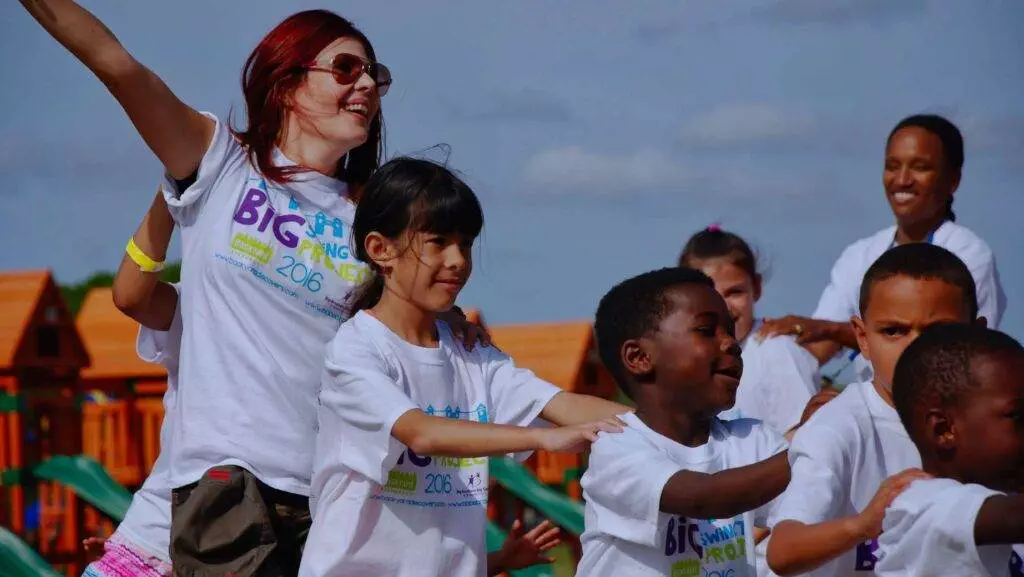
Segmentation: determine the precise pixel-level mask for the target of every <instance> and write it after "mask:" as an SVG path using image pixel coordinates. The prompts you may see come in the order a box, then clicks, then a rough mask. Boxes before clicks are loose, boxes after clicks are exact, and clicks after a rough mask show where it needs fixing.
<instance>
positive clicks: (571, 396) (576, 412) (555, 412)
mask: <svg viewBox="0 0 1024 577" xmlns="http://www.w3.org/2000/svg"><path fill="white" fill-rule="evenodd" d="M632 411H633V409H631V408H629V407H627V406H626V405H620V404H619V403H616V402H615V401H609V400H607V399H602V398H601V397H595V396H592V395H581V394H578V393H570V392H566V391H563V392H561V393H558V394H557V395H555V396H554V397H552V398H551V400H550V401H548V404H547V405H545V406H544V410H542V411H541V413H540V416H541V418H542V419H544V420H545V421H549V422H551V423H554V424H556V425H558V426H561V427H565V426H569V425H579V424H581V423H587V422H590V421H599V420H602V419H616V418H617V417H616V416H617V415H622V414H624V413H629V412H632Z"/></svg>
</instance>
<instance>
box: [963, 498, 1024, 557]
mask: <svg viewBox="0 0 1024 577" xmlns="http://www.w3.org/2000/svg"><path fill="white" fill-rule="evenodd" d="M974 542H975V544H976V545H979V546H981V545H1014V544H1016V543H1024V495H1019V494H1013V495H995V496H992V497H989V498H988V499H985V502H984V503H983V504H982V505H981V509H979V510H978V517H977V518H976V519H975V520H974Z"/></svg>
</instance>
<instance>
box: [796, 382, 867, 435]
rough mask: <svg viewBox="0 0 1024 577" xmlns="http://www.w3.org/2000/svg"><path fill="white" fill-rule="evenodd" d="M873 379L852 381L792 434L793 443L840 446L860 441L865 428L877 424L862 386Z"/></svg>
mask: <svg viewBox="0 0 1024 577" xmlns="http://www.w3.org/2000/svg"><path fill="white" fill-rule="evenodd" d="M865 386H868V387H870V386H871V384H870V383H851V384H849V385H847V386H846V388H844V389H843V392H841V393H839V395H837V396H836V397H835V398H834V399H832V400H831V401H829V402H828V403H826V404H825V405H824V406H822V407H821V408H820V409H818V410H817V411H816V412H815V413H814V415H813V416H811V418H810V419H808V421H807V422H806V423H804V424H803V425H802V426H801V427H800V428H799V429H797V430H796V434H795V435H794V436H793V443H792V444H793V446H794V447H797V448H800V449H801V450H803V449H807V448H808V447H809V446H820V445H821V444H822V443H824V444H825V445H827V446H831V447H833V448H838V447H839V446H841V445H849V444H853V443H859V442H860V441H861V439H863V437H864V431H868V430H871V429H872V428H873V427H874V424H873V421H872V418H871V410H870V407H868V405H867V402H866V401H865V395H864V390H863V387H865Z"/></svg>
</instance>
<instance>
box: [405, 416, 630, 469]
mask: <svg viewBox="0 0 1024 577" xmlns="http://www.w3.org/2000/svg"><path fill="white" fill-rule="evenodd" d="M599 431H605V432H609V433H618V432H620V431H622V427H621V426H620V425H619V423H618V422H617V420H614V419H607V420H605V421H595V422H592V423H585V424H580V425H575V426H572V427H557V428H553V429H539V428H538V429H534V428H530V427H517V426H515V425H498V424H491V423H477V422H474V421H464V420H458V419H444V418H439V417H434V416H430V415H427V414H426V413H424V412H423V411H420V410H419V409H413V410H410V411H408V412H406V413H405V414H403V415H402V416H401V417H399V418H398V420H396V421H395V425H394V427H393V428H392V429H391V435H392V436H393V437H394V438H396V439H398V440H399V441H401V442H402V444H404V445H405V446H406V447H409V448H410V449H412V451H413V452H414V453H416V454H418V455H422V456H428V455H429V456H436V457H488V456H498V455H505V454H508V453H522V452H527V451H535V450H545V451H551V452H556V453H579V452H581V451H583V450H585V449H586V448H587V447H588V446H589V445H590V443H592V442H594V441H596V440H597V433H598V432H599Z"/></svg>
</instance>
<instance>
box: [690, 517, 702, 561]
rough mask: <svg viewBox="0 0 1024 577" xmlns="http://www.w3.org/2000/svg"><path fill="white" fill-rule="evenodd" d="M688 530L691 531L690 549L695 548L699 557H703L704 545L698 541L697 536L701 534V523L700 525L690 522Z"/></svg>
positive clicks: (694, 550)
mask: <svg viewBox="0 0 1024 577" xmlns="http://www.w3.org/2000/svg"><path fill="white" fill-rule="evenodd" d="M687 531H688V532H689V533H690V534H689V539H688V540H689V541H690V549H691V550H693V552H694V553H696V554H697V556H698V557H700V558H702V559H703V558H704V547H702V546H701V545H699V544H698V543H697V541H698V539H697V536H698V535H700V525H698V524H697V523H690V527H689V529H687Z"/></svg>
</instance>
